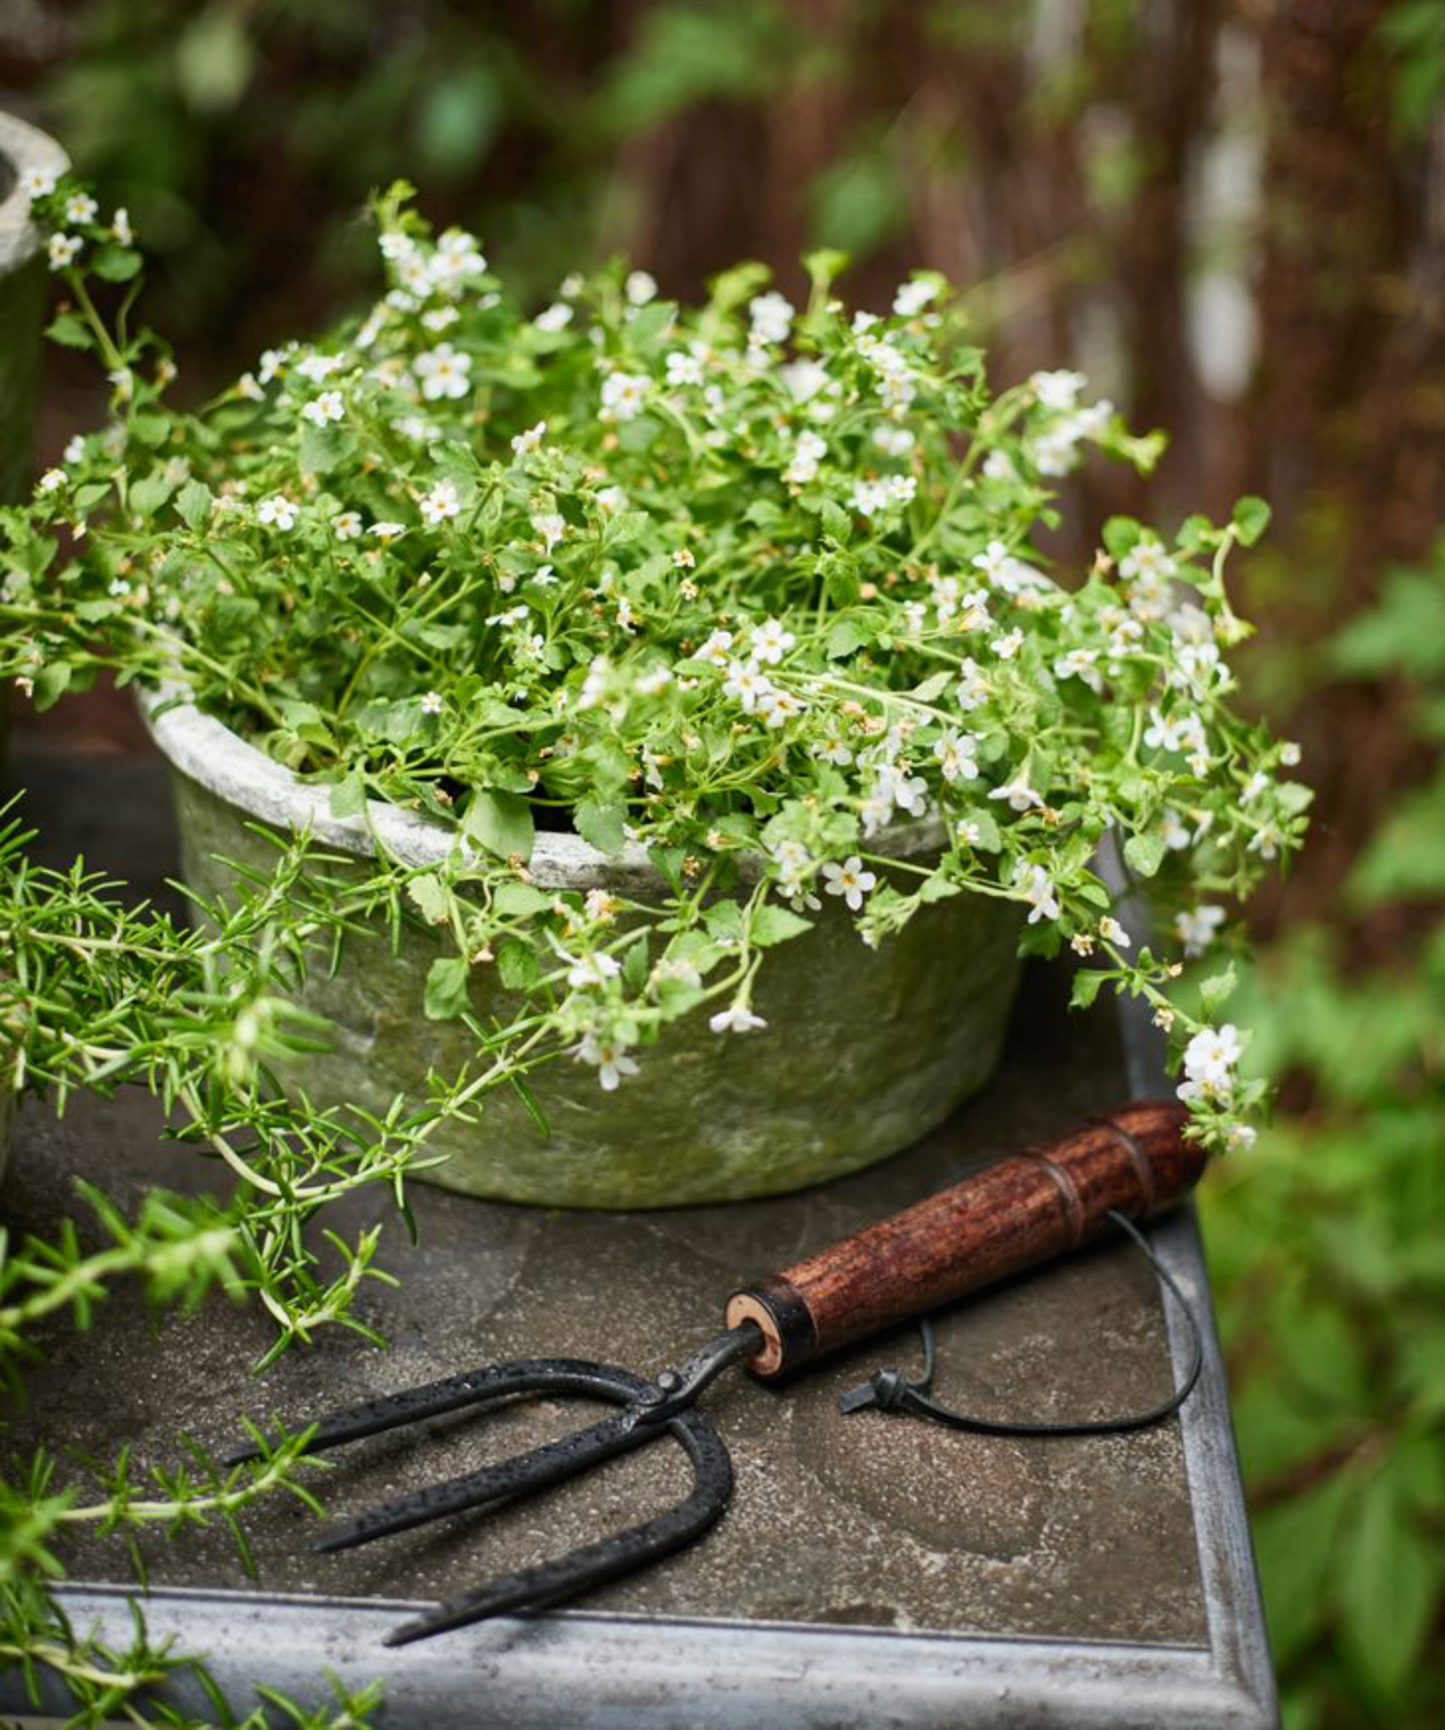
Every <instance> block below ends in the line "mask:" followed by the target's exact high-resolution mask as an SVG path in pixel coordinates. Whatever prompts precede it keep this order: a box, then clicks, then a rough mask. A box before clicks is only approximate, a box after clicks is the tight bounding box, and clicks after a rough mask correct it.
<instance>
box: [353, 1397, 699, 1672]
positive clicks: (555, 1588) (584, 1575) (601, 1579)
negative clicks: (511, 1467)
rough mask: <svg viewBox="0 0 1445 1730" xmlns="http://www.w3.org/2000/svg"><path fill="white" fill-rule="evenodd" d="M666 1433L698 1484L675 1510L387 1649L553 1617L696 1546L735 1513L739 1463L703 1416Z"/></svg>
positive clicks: (458, 1608)
mask: <svg viewBox="0 0 1445 1730" xmlns="http://www.w3.org/2000/svg"><path fill="white" fill-rule="evenodd" d="M664 1431H666V1432H668V1433H670V1434H671V1435H672V1436H673V1437H674V1438H675V1439H676V1440H677V1441H679V1442H680V1443H681V1444H682V1446H683V1448H684V1449H685V1450H686V1452H687V1455H688V1458H689V1459H690V1460H691V1462H692V1468H693V1474H694V1478H695V1483H694V1487H693V1489H692V1491H691V1492H690V1494H689V1495H688V1496H687V1497H686V1498H685V1499H684V1500H683V1501H681V1502H679V1503H678V1505H677V1506H676V1507H675V1508H669V1509H668V1511H667V1512H666V1513H664V1514H658V1515H657V1516H656V1517H655V1518H653V1519H651V1520H647V1521H645V1522H644V1523H643V1524H642V1525H640V1526H634V1527H632V1528H631V1529H630V1530H628V1531H625V1532H616V1533H614V1534H612V1535H611V1536H610V1537H606V1538H602V1539H600V1540H599V1541H598V1542H596V1543H593V1544H584V1545H582V1546H581V1547H580V1548H578V1549H576V1550H572V1551H569V1553H568V1554H567V1555H565V1556H557V1557H554V1558H553V1559H552V1560H550V1561H546V1562H541V1563H538V1564H537V1566H536V1567H533V1568H526V1569H523V1570H522V1571H521V1572H520V1573H516V1574H507V1575H504V1576H503V1577H502V1578H500V1579H497V1580H492V1581H489V1582H488V1583H487V1584H486V1585H485V1586H481V1587H479V1588H478V1589H477V1590H476V1591H473V1592H468V1593H465V1594H463V1595H462V1596H460V1597H457V1598H451V1599H448V1600H447V1601H446V1602H445V1603H442V1604H438V1605H437V1607H436V1608H435V1609H434V1610H429V1611H427V1612H426V1614H425V1615H422V1616H418V1617H417V1618H416V1619H415V1620H414V1621H411V1622H404V1623H402V1625H401V1626H400V1627H398V1628H393V1629H392V1631H391V1632H390V1633H389V1634H388V1635H387V1636H386V1639H385V1644H386V1645H388V1646H409V1645H411V1643H412V1642H413V1641H416V1640H427V1639H430V1638H431V1636H432V1635H433V1634H443V1633H445V1632H446V1631H447V1630H448V1629H450V1628H464V1627H466V1626H467V1625H468V1624H470V1623H472V1622H482V1621H485V1620H487V1619H488V1618H489V1617H492V1616H505V1615H509V1614H514V1613H516V1612H518V1611H532V1610H545V1609H546V1608H547V1607H548V1606H549V1605H552V1604H557V1603H561V1602H562V1601H563V1600H564V1599H567V1598H571V1597H573V1596H575V1595H576V1594H577V1593H579V1592H586V1591H590V1590H591V1589H592V1588H593V1587H595V1586H601V1585H604V1584H605V1583H606V1582H607V1581H608V1580H613V1579H616V1578H618V1577H619V1576H620V1575H623V1574H630V1573H631V1572H632V1571H633V1570H634V1569H635V1568H640V1567H643V1566H645V1565H646V1564H647V1563H648V1562H652V1561H656V1560H658V1559H659V1558H661V1557H663V1556H667V1555H671V1553H672V1552H673V1551H674V1550H679V1549H681V1548H682V1547H683V1546H684V1545H685V1544H690V1543H691V1542H692V1541H693V1539H694V1538H700V1537H701V1536H702V1534H703V1533H704V1532H706V1531H708V1530H709V1529H710V1528H711V1527H712V1526H714V1525H715V1524H716V1523H717V1521H718V1520H719V1519H721V1518H722V1515H723V1512H724V1510H725V1509H726V1507H727V1504H728V1498H729V1496H730V1495H731V1494H732V1487H733V1470H732V1461H731V1460H730V1459H729V1458H728V1451H727V1449H726V1448H725V1447H724V1446H723V1444H722V1441H721V1439H720V1438H719V1436H718V1434H717V1432H716V1431H715V1430H714V1429H713V1427H712V1425H711V1424H710V1423H709V1422H708V1421H707V1419H706V1418H704V1417H703V1416H701V1414H699V1413H697V1412H694V1411H683V1412H679V1413H676V1414H675V1415H674V1416H672V1417H670V1418H667V1419H666V1420H665V1421H664V1422H663V1423H661V1424H659V1425H657V1426H655V1427H654V1428H652V1430H651V1432H650V1433H651V1435H652V1436H654V1437H656V1436H661V1435H662V1433H663V1432H664ZM639 1439H644V1438H639Z"/></svg>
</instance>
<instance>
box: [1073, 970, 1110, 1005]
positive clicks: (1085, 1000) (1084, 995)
mask: <svg viewBox="0 0 1445 1730" xmlns="http://www.w3.org/2000/svg"><path fill="white" fill-rule="evenodd" d="M1108 978H1109V975H1108V974H1107V973H1098V972H1092V971H1088V970H1085V969H1081V970H1080V971H1079V972H1078V973H1076V974H1075V975H1074V983H1073V987H1072V989H1071V990H1070V992H1069V1008H1070V1009H1088V1008H1091V1007H1092V1005H1093V1002H1094V999H1095V998H1096V997H1097V996H1098V995H1099V991H1100V988H1101V987H1102V986H1103V985H1104V983H1105V982H1106V981H1107V980H1108Z"/></svg>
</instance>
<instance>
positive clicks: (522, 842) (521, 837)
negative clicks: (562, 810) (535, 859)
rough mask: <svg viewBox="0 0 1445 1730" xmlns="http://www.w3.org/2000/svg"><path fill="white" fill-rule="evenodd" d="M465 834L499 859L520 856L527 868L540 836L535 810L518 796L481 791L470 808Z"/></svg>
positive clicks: (464, 824)
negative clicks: (514, 855)
mask: <svg viewBox="0 0 1445 1730" xmlns="http://www.w3.org/2000/svg"><path fill="white" fill-rule="evenodd" d="M462 832H463V833H464V834H466V835H468V836H470V837H471V839H472V840H473V841H477V842H479V843H480V844H481V845H482V846H483V847H485V848H486V849H487V851H488V852H489V853H495V854H496V855H497V857H498V858H499V859H510V858H511V857H512V855H513V854H516V855H517V857H518V858H520V859H521V860H522V862H523V863H524V864H525V863H526V861H527V860H528V859H530V858H531V857H532V843H533V841H534V839H535V836H536V831H535V829H534V827H533V823H532V808H531V806H530V805H528V803H527V801H526V800H525V799H522V798H520V797H519V796H518V795H517V794H515V793H498V792H494V791H492V790H491V789H490V788H485V787H482V788H478V789H477V791H476V792H475V793H473V794H472V802H471V804H470V805H469V806H468V807H467V815H466V820H465V821H464V822H463V824H462Z"/></svg>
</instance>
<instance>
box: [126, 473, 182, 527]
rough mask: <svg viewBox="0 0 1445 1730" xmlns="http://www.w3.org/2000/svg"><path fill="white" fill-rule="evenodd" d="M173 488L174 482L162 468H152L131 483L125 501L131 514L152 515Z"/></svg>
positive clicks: (144, 516)
mask: <svg viewBox="0 0 1445 1730" xmlns="http://www.w3.org/2000/svg"><path fill="white" fill-rule="evenodd" d="M175 490H176V486H175V482H174V481H173V480H171V479H170V478H169V477H168V476H167V475H166V473H165V471H164V470H163V469H153V470H152V471H151V473H150V474H148V475H142V476H141V478H140V479H139V480H138V481H134V482H133V483H132V484H131V488H130V491H129V492H128V493H127V494H126V502H127V503H128V505H129V506H130V509H131V512H132V514H133V515H135V516H138V517H141V518H146V517H153V516H154V515H155V514H156V512H157V511H158V510H159V509H160V508H161V506H162V505H163V504H164V503H165V502H166V500H167V499H168V498H169V497H170V496H171V494H172V493H173V492H174V491H175Z"/></svg>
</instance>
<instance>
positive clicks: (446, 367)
mask: <svg viewBox="0 0 1445 1730" xmlns="http://www.w3.org/2000/svg"><path fill="white" fill-rule="evenodd" d="M412 364H413V367H414V370H415V372H416V375H417V377H418V378H419V379H420V380H421V394H422V395H423V396H424V397H425V398H426V399H427V401H428V402H436V401H437V400H438V399H439V398H442V397H464V396H466V395H467V393H468V392H469V391H470V390H471V388H472V381H471V376H470V375H471V370H472V357H471V356H470V355H469V354H463V353H458V351H457V350H456V349H454V348H453V347H452V345H451V344H450V343H449V342H440V343H438V344H437V346H436V347H435V348H433V349H429V350H428V351H427V352H426V353H425V354H419V355H418V356H417V357H416V360H415V361H414V362H413V363H412Z"/></svg>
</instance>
